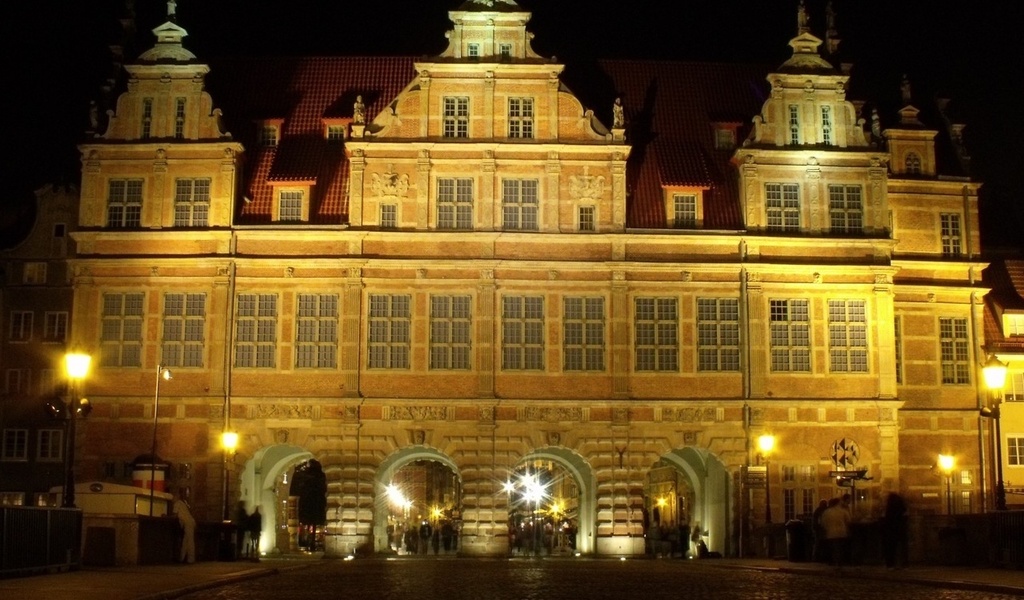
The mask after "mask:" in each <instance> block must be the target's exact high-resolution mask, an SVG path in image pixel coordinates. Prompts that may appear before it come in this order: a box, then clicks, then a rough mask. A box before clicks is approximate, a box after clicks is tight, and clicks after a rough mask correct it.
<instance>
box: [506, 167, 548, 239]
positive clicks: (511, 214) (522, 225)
mask: <svg viewBox="0 0 1024 600" xmlns="http://www.w3.org/2000/svg"><path fill="white" fill-rule="evenodd" d="M539 208H540V198H539V196H538V183H537V180H536V179H503V180H502V181H501V214H502V222H501V226H502V229H505V230H506V231H513V230H519V231H537V229H538V223H537V213H538V210H539Z"/></svg>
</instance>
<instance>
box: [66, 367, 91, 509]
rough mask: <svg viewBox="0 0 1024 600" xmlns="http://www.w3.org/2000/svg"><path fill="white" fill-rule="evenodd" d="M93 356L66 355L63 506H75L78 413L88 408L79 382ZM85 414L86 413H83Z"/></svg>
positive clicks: (87, 369)
mask: <svg viewBox="0 0 1024 600" xmlns="http://www.w3.org/2000/svg"><path fill="white" fill-rule="evenodd" d="M91 362H92V357H91V356H89V355H88V354H83V353H81V352H69V353H67V354H65V355H64V369H65V371H67V376H68V400H67V406H68V416H67V419H68V428H67V431H68V440H67V452H65V453H64V460H65V462H66V463H67V464H65V465H64V466H65V469H64V472H65V475H64V497H63V498H62V500H61V506H63V507H64V508H75V440H76V438H77V437H78V435H77V434H78V428H77V424H78V415H79V413H84V412H85V411H86V410H87V408H86V407H87V402H88V401H87V400H83V399H81V398H79V397H78V395H79V383H80V382H81V381H82V380H83V379H85V376H86V375H87V374H88V373H89V364H90V363H91ZM83 416H84V415H83Z"/></svg>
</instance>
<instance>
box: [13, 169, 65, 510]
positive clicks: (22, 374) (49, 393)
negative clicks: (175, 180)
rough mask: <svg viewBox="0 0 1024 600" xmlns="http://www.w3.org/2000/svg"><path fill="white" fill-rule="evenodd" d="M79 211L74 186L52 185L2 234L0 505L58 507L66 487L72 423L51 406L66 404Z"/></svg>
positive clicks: (26, 207)
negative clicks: (71, 268) (54, 414)
mask: <svg viewBox="0 0 1024 600" xmlns="http://www.w3.org/2000/svg"><path fill="white" fill-rule="evenodd" d="M13 203H14V202H13V199H12V204H13ZM77 209H78V190H77V189H76V188H75V187H74V186H65V185H46V186H43V187H42V188H40V189H39V190H37V191H36V193H35V197H34V198H32V202H30V203H25V209H24V210H22V211H16V212H17V214H18V215H19V216H18V218H17V219H15V220H12V221H10V222H6V223H4V226H3V231H4V237H5V242H7V243H6V244H5V247H4V248H3V249H2V250H0V261H2V263H0V264H2V265H3V276H2V286H3V287H2V288H0V315H2V316H0V323H2V327H3V329H2V330H0V331H2V333H3V337H2V340H0V365H2V367H0V371H2V377H3V381H2V384H3V388H2V389H3V397H2V398H0V431H2V434H3V442H2V446H0V474H2V476H0V504H5V505H30V506H46V505H49V504H52V503H53V502H54V498H53V496H52V495H51V494H50V490H51V489H52V488H53V487H59V486H61V485H62V484H63V483H64V481H65V474H66V466H65V462H64V458H65V451H66V438H67V431H66V428H67V422H66V421H65V420H63V419H57V420H55V419H53V418H50V417H49V416H48V415H47V411H46V405H47V403H51V404H53V405H55V406H60V405H62V404H63V403H64V402H65V401H66V400H67V397H66V394H67V387H66V384H67V381H66V378H65V376H64V371H63V364H64V363H63V357H64V354H65V352H66V351H67V348H66V343H67V339H68V333H69V327H70V324H71V305H72V291H71V280H70V276H69V274H68V271H67V267H68V262H67V261H68V259H69V258H71V257H72V256H73V252H74V244H73V242H72V240H71V236H70V233H71V232H72V231H74V228H75V222H76V220H77V217H76V216H75V213H76V212H77ZM64 414H67V413H66V412H65V413H64Z"/></svg>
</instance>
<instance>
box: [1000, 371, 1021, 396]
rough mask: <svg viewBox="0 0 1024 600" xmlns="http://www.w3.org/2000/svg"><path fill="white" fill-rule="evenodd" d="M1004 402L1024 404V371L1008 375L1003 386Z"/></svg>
mask: <svg viewBox="0 0 1024 600" xmlns="http://www.w3.org/2000/svg"><path fill="white" fill-rule="evenodd" d="M1003 400H1005V401H1006V402H1024V371H1017V372H1011V373H1007V374H1006V382H1005V383H1004V384H1003Z"/></svg>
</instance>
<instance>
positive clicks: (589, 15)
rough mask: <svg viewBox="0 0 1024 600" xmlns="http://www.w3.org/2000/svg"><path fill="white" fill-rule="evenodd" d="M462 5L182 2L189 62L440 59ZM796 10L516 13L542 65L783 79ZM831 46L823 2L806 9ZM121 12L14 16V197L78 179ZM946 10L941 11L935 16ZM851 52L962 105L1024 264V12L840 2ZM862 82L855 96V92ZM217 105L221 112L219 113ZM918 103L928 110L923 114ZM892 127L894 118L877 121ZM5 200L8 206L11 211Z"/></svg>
mask: <svg viewBox="0 0 1024 600" xmlns="http://www.w3.org/2000/svg"><path fill="white" fill-rule="evenodd" d="M461 1H462V0H421V1H416V0H399V1H391V2H373V1H367V2H358V3H356V2H352V0H288V1H282V0H179V1H178V5H177V13H178V23H179V24H180V25H181V26H182V27H184V28H185V29H186V30H188V32H189V37H187V38H186V39H185V44H186V47H188V48H189V49H190V50H192V51H193V52H195V53H196V54H197V55H198V56H199V57H200V58H212V57H216V56H221V55H249V54H287V55H309V54H323V55H379V54H397V55H431V54H436V53H438V52H440V51H441V50H442V49H443V48H444V46H445V38H444V33H445V31H447V30H448V29H449V28H450V22H449V21H448V18H447V13H448V11H449V10H453V9H455V8H457V7H458V6H459V4H460V3H461ZM797 2H798V0H715V1H713V2H698V1H696V0H691V1H688V2H671V1H670V0H632V1H628V2H615V1H614V0H613V1H612V3H611V4H610V6H609V5H608V4H607V3H603V2H602V3H597V2H594V1H592V0H519V4H520V6H521V7H523V8H524V9H526V10H530V11H533V19H532V20H531V22H530V24H529V25H528V29H530V30H531V31H532V32H534V34H535V38H534V43H533V45H534V49H535V50H537V51H538V52H539V53H540V54H542V55H545V56H551V55H555V56H557V57H558V58H559V59H560V60H564V61H566V62H570V61H573V60H587V59H593V58H641V59H646V58H656V59H669V60H712V61H745V62H755V63H762V62H766V63H768V64H779V63H781V62H782V61H783V60H785V59H786V58H788V56H789V54H790V51H789V48H788V46H787V42H788V40H789V39H790V38H791V37H793V35H794V33H795V30H796V6H797ZM806 2H807V7H808V10H809V13H810V17H811V28H812V32H813V33H815V34H816V35H818V36H819V37H823V24H824V6H825V0H806ZM123 4H124V0H33V1H32V2H13V1H12V2H9V3H5V6H4V18H3V25H2V30H0V33H2V35H3V40H4V41H3V43H4V45H5V46H6V47H7V48H6V50H7V52H6V55H7V57H8V59H9V60H8V64H9V65H11V66H12V67H13V70H14V72H13V74H11V75H10V76H9V79H8V80H7V82H6V86H5V87H6V88H7V97H8V103H9V104H8V111H7V116H8V119H9V122H11V123H12V124H13V131H12V133H13V136H14V139H13V140H11V141H12V142H14V143H13V144H11V143H9V144H7V147H8V148H17V149H19V150H18V151H17V152H16V154H17V156H16V157H15V158H14V159H13V160H12V159H10V158H8V159H4V161H3V162H0V165H2V169H3V171H5V172H6V173H5V176H4V180H5V181H9V182H14V185H12V186H11V187H9V189H10V190H14V191H16V193H20V192H17V191H18V190H31V189H33V188H34V187H36V186H38V185H40V184H42V183H45V182H46V181H51V180H54V179H56V178H58V177H59V175H60V173H61V172H62V171H63V172H64V173H67V174H68V175H66V177H68V178H70V179H71V181H74V180H75V179H76V178H77V174H76V173H75V169H76V168H77V164H78V163H77V152H76V150H75V147H74V145H75V142H76V140H77V135H78V133H79V132H81V131H82V130H83V129H84V128H85V126H86V123H87V118H86V115H87V106H88V102H89V99H90V98H92V97H95V96H96V95H97V89H98V86H99V83H100V82H101V80H102V79H103V77H104V76H105V69H106V68H107V65H108V64H109V63H108V62H106V61H105V57H106V51H105V49H106V45H107V44H109V43H113V42H115V41H116V39H117V38H116V35H117V32H118V31H119V28H118V25H117V21H116V19H117V18H118V16H120V15H119V11H118V8H119V7H120V6H123ZM135 4H136V11H137V17H138V18H137V21H138V34H137V41H136V44H137V45H138V48H137V50H144V49H146V48H148V47H150V46H151V45H152V42H153V37H152V34H151V33H150V30H151V29H152V28H153V27H155V26H157V25H159V24H160V23H162V22H163V21H164V20H165V17H166V2H165V1H164V0H135ZM941 4H945V6H941V8H940V5H941ZM833 6H834V7H835V10H836V13H837V26H838V29H839V33H840V35H841V37H842V39H843V42H842V45H841V52H842V54H843V55H844V56H845V57H848V59H849V60H850V62H853V63H854V71H853V77H854V79H855V82H854V85H853V86H852V87H853V89H854V90H857V89H869V90H877V91H876V92H872V96H870V97H864V98H863V99H865V100H869V101H870V100H875V99H878V100H880V101H882V100H883V98H881V97H880V96H889V97H890V98H889V99H890V100H892V101H895V100H896V99H897V98H898V94H899V79H900V75H901V74H902V73H904V72H905V73H907V74H908V76H909V77H910V80H911V82H912V83H913V85H914V95H915V100H917V98H918V97H919V96H920V97H924V98H925V100H924V102H927V97H928V96H930V95H933V94H941V95H943V96H946V97H949V98H952V99H953V101H954V102H955V103H956V104H957V106H958V107H959V108H960V111H961V113H962V115H963V121H964V122H966V123H967V130H966V131H965V136H966V137H967V140H968V144H969V150H970V152H971V154H972V157H973V164H974V169H975V175H976V177H977V178H979V179H981V180H982V181H984V182H985V186H984V188H983V192H982V221H983V236H984V241H985V243H986V244H987V245H988V246H989V247H995V246H1014V247H1016V248H1024V233H1022V232H1024V159H1022V158H1021V156H1024V153H1021V152H1020V151H1019V150H1016V149H1013V151H1012V152H1011V142H1013V141H1017V140H1024V50H1022V49H1021V48H1020V46H1019V38H1020V36H1021V35H1022V32H1024V5H1018V3H1016V2H994V1H986V0H973V1H971V2H959V3H955V4H954V3H937V2H934V0H834V2H833ZM858 81H859V83H860V85H857V82H858ZM214 102H215V103H216V98H214ZM924 102H918V103H922V104H923V103H924ZM883 118H884V116H883ZM8 202H9V201H8V200H7V199H5V200H4V203H8Z"/></svg>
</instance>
